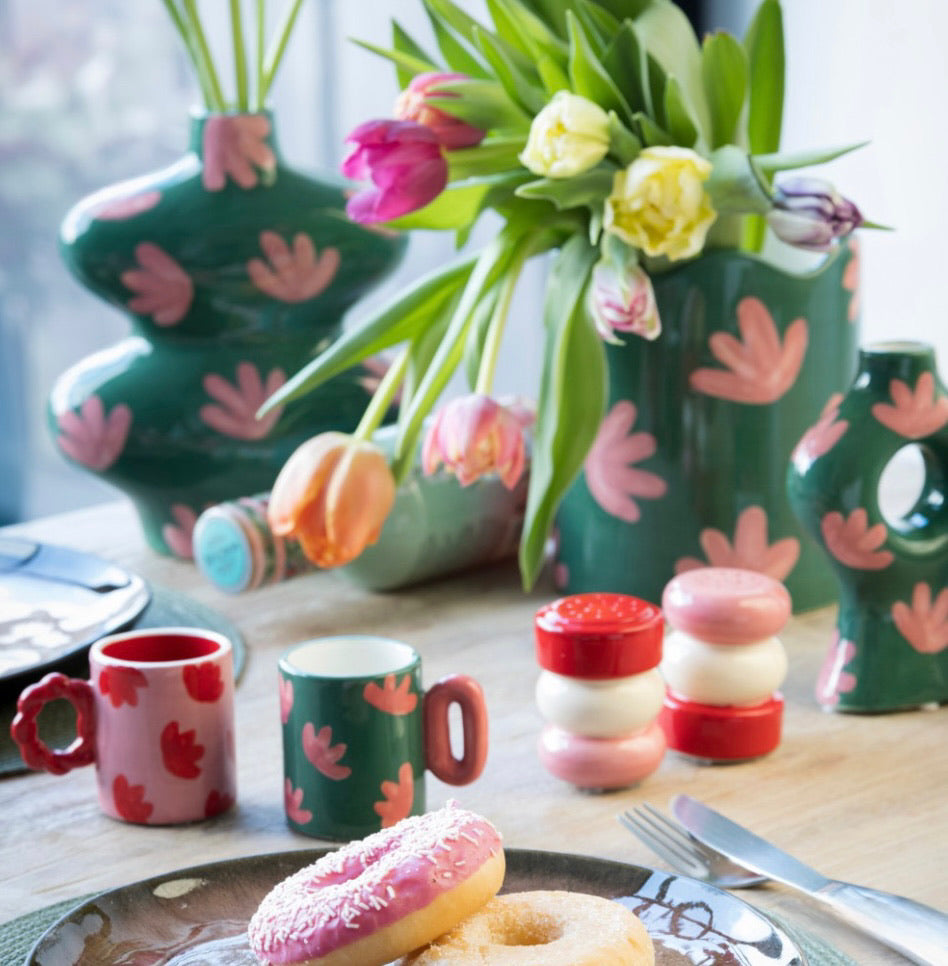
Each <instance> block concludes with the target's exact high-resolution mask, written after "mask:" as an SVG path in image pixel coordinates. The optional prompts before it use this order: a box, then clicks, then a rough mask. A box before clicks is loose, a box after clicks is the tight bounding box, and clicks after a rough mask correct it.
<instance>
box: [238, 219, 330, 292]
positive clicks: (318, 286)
mask: <svg viewBox="0 0 948 966" xmlns="http://www.w3.org/2000/svg"><path fill="white" fill-rule="evenodd" d="M260 247H261V249H262V250H263V253H264V255H265V256H266V257H265V258H251V259H250V261H249V262H247V274H248V275H249V276H250V279H251V281H252V282H253V283H254V285H256V286H257V288H258V289H260V291H261V292H265V293H266V294H267V295H271V296H273V298H275V299H279V300H280V301H281V302H305V301H306V300H307V299H311V298H315V297H316V296H317V295H319V293H320V292H322V291H323V290H324V289H325V288H326V287H327V286H328V285H329V283H330V282H331V281H332V280H333V278H334V277H335V275H336V272H337V271H338V269H339V262H340V258H339V251H338V250H337V249H335V248H324V249H323V250H322V252H320V254H319V255H318V256H317V254H316V248H315V246H314V245H313V240H312V239H311V238H310V237H309V235H307V234H304V233H303V232H297V233H296V235H294V236H293V248H292V250H291V249H290V246H289V245H287V243H286V242H285V241H284V240H283V239H282V238H281V237H280V236H279V235H278V234H277V233H276V232H275V231H264V232H261V233H260Z"/></svg>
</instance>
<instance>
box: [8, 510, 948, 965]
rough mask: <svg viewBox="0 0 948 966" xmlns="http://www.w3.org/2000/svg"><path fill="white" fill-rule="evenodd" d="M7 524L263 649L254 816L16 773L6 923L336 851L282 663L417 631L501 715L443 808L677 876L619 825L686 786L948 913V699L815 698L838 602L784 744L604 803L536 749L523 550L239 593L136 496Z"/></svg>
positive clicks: (248, 754) (821, 631)
mask: <svg viewBox="0 0 948 966" xmlns="http://www.w3.org/2000/svg"><path fill="white" fill-rule="evenodd" d="M0 533H4V534H9V535H14V534H19V535H26V536H30V537H32V538H35V539H40V540H46V541H49V542H55V543H59V544H62V545H66V546H71V547H75V548H78V549H84V550H89V551H94V552H96V553H99V554H101V555H103V556H107V557H109V558H110V559H112V560H114V561H116V562H118V563H120V564H123V565H124V566H126V567H128V568H130V569H133V570H135V571H137V572H139V573H140V574H142V575H143V576H144V577H146V578H147V579H148V580H149V581H151V582H153V583H154V584H157V585H162V586H165V587H168V588H173V589H177V590H181V591H184V592H186V593H188V594H189V595H191V596H192V597H194V598H195V599H197V600H199V601H201V602H202V603H204V604H205V605H207V606H209V607H212V608H214V609H215V610H217V611H219V612H221V613H222V614H224V615H226V616H227V617H228V618H229V619H230V620H231V621H232V622H233V623H235V624H236V625H237V626H238V627H239V628H240V629H241V631H242V632H243V634H244V636H245V638H246V641H247V643H248V651H249V658H248V666H247V670H246V673H245V675H244V677H243V679H242V681H241V684H240V687H239V689H238V692H237V757H238V764H239V793H238V807H237V808H236V809H235V810H234V811H232V812H231V813H230V814H228V815H225V816H221V817H219V818H217V819H215V820H213V821H211V822H207V823H203V824H200V825H194V826H185V827H179V828H147V827H139V826H134V825H125V824H122V823H119V822H116V821H113V820H111V819H109V818H106V817H105V816H104V815H102V814H101V813H100V812H99V809H98V806H97V804H96V801H95V793H94V776H93V773H92V770H91V769H80V770H77V771H74V772H71V773H70V774H68V775H66V776H63V777H58V778H57V777H53V776H51V775H47V774H45V773H44V774H38V773H31V774H23V775H20V776H11V777H7V778H3V779H0V822H2V826H0V827H2V832H0V869H3V870H4V872H3V875H2V876H0V880H2V881H0V910H2V914H0V918H3V919H10V918H13V917H15V916H18V915H21V914H23V913H26V912H29V911H31V910H34V909H38V908H40V907H43V906H46V905H49V904H51V903H53V902H57V901H60V900H65V899H69V898H73V897H76V896H80V895H83V894H86V893H90V892H93V891H96V890H104V889H109V888H113V887H115V886H119V885H123V884H126V883H130V882H134V881H137V880H139V879H142V878H146V877H149V876H152V875H157V874H161V873H164V872H170V871H173V870H175V869H179V868H182V867H185V866H189V865H195V864H199V863H203V862H210V861H215V860H219V859H228V858H233V857H238V856H245V855H251V854H256V853H263V852H276V851H284V850H288V849H302V848H311V847H314V846H316V845H319V844H322V843H320V842H318V841H317V840H314V839H309V838H305V837H303V836H300V835H297V834H295V833H293V832H291V831H290V830H289V829H288V827H287V825H286V823H285V820H284V817H283V803H282V790H281V789H282V759H281V747H280V725H279V721H280V719H279V709H278V701H277V687H276V661H277V656H278V655H279V654H280V652H281V651H282V650H283V649H284V648H285V647H286V646H288V645H289V644H292V643H294V642H296V641H299V640H304V639H306V638H309V637H315V636H319V635H324V634H329V633H333V634H338V633H350V632H352V633H355V632H366V633H379V634H385V635H388V636H393V637H397V638H400V639H402V640H405V641H408V642H409V643H411V644H412V645H414V646H415V647H416V648H418V649H419V650H420V651H421V653H422V655H423V657H424V661H425V679H426V681H427V682H433V681H434V680H435V679H436V678H437V677H439V676H441V675H442V674H446V673H449V672H452V671H458V672H465V673H469V674H472V675H474V676H475V677H477V678H478V679H479V680H480V681H481V683H482V684H483V686H484V690H485V692H486V695H487V702H488V707H489V712H490V726H491V749H490V754H489V757H488V762H487V768H486V770H485V772H484V774H483V776H482V777H481V778H480V780H479V781H478V782H476V783H475V784H473V785H471V786H468V787H466V788H462V789H452V788H448V787H447V786H445V785H443V784H441V783H440V782H439V781H437V780H436V779H433V778H431V777H429V778H428V798H429V807H437V806H440V805H441V804H443V802H444V801H445V800H446V799H447V798H448V797H452V796H453V797H457V798H458V799H459V800H460V801H461V802H462V804H463V805H465V806H466V807H468V808H471V809H473V810H475V811H478V812H480V813H482V814H483V815H485V816H487V817H488V818H490V819H491V820H492V821H493V822H494V823H495V824H496V825H497V826H498V827H499V828H500V829H501V831H502V832H503V834H504V836H505V840H506V843H507V844H508V845H509V846H511V847H517V848H538V849H548V850H552V851H569V852H581V853H584V854H588V855H592V856H598V857H607V858H613V859H620V860H624V861H628V862H631V863H635V864H640V865H650V866H656V867H663V863H662V862H661V860H659V859H657V858H656V857H655V856H654V855H653V854H652V853H651V852H649V850H648V849H646V848H645V847H644V846H643V845H641V844H639V842H638V841H637V840H636V839H634V838H632V837H631V836H630V835H629V834H627V833H626V832H625V831H624V830H623V829H622V828H621V827H620V826H619V825H618V823H617V822H616V814H617V813H618V812H619V811H620V810H622V809H625V808H628V807H630V806H632V805H635V804H637V803H640V802H643V801H648V802H651V803H653V804H656V805H658V806H660V807H662V808H664V807H665V806H667V804H668V801H669V799H670V798H671V797H672V796H673V795H675V794H676V793H679V792H686V793H688V794H690V795H693V796H695V797H696V798H699V799H701V800H703V801H705V802H708V803H709V804H711V805H713V806H715V807H718V808H720V809H721V810H722V811H723V812H725V813H726V814H728V815H729V816H731V817H733V818H734V819H735V820H737V821H739V822H741V823H743V824H745V825H747V826H749V827H750V828H752V829H754V830H755V831H757V832H758V833H759V834H761V835H763V836H765V837H767V838H770V839H771V840H772V841H774V842H775V843H777V844H779V845H782V846H783V847H784V848H786V849H787V850H788V851H790V852H792V853H794V854H796V855H797V856H799V857H800V858H801V859H802V860H804V861H806V862H810V863H812V864H813V865H814V866H816V867H817V868H818V869H820V870H821V871H822V872H824V873H826V874H827V875H829V876H834V877H837V878H842V879H848V880H850V881H855V882H859V883H862V884H865V885H870V886H875V887H877V888H883V889H887V890H890V891H893V892H897V893H901V894H903V895H906V896H911V897H912V898H915V899H918V900H920V901H922V902H926V903H928V904H930V905H933V906H935V907H937V908H942V909H948V899H946V896H948V809H946V801H948V794H946V793H948V708H942V709H940V710H937V711H919V712H913V713H904V714H892V715H881V716H854V715H834V714H827V713H824V712H822V711H821V710H820V709H819V708H818V707H817V706H816V704H815V702H814V699H813V696H812V695H813V685H814V682H815V680H816V675H817V672H818V669H819V667H820V663H821V660H822V657H823V653H824V651H825V650H826V647H827V642H828V640H829V637H830V633H831V629H832V626H833V617H834V611H833V609H832V608H827V609H825V610H822V611H818V612H814V613H811V614H807V615H804V616H802V617H798V618H794V619H793V620H792V622H791V624H790V626H789V627H788V628H787V630H786V631H785V633H784V634H783V641H784V644H785V646H786V648H787V651H788V653H789V657H790V673H789V678H788V680H787V682H786V685H785V687H784V694H785V697H786V701H787V707H786V718H785V724H784V738H783V742H782V744H781V746H780V747H779V748H778V749H777V750H776V751H775V752H774V753H773V754H772V755H770V756H768V757H767V758H765V759H763V760H760V761H756V762H752V763H747V764H741V765H731V766H726V767H707V766H704V767H702V766H699V765H695V764H693V763H691V762H689V761H687V760H684V759H682V758H680V757H678V756H677V755H674V754H669V755H668V756H667V757H666V759H665V761H664V762H663V764H662V766H661V768H660V769H659V770H658V771H657V772H656V773H655V774H654V775H652V776H651V777H650V778H648V779H647V780H646V781H645V782H643V783H642V784H641V785H640V786H639V787H637V788H633V789H629V790H625V791H621V792H614V793H610V794H604V795H591V794H584V793H581V792H578V791H577V790H575V789H573V788H572V787H570V786H569V785H566V784H564V783H563V782H561V781H559V780H557V779H555V778H553V777H552V776H551V775H550V774H548V773H547V772H546V771H545V770H544V769H543V768H542V766H541V765H540V763H539V761H538V759H537V756H536V753H535V744H536V739H537V735H538V733H539V731H540V727H541V720H540V717H539V715H538V713H537V710H536V706H535V704H534V699H533V688H534V684H535V681H536V677H537V667H536V664H535V662H534V658H533V639H532V618H533V613H534V611H535V610H536V608H537V607H538V606H539V605H540V604H541V603H543V602H545V601H547V600H549V599H552V598H553V597H554V596H555V594H554V592H553V590H552V585H551V584H550V583H545V584H543V585H542V586H540V587H538V588H537V589H536V590H535V591H534V592H533V593H532V594H524V593H523V592H522V590H521V589H520V583H519V578H518V575H517V573H516V567H515V564H514V562H513V561H511V562H510V563H509V564H504V565H501V566H498V567H495V568H492V569H488V570H482V571H477V572H475V573H473V574H469V575H466V576H463V577H460V578H455V579H450V580H446V581H442V582H439V583H435V584H430V585H428V586H426V587H420V588H414V589H408V590H404V591H400V592H398V593H394V594H387V595H376V594H370V593H367V592H365V591H362V590H360V589H359V588H357V587H355V586H354V585H352V584H350V583H348V582H347V580H346V579H345V578H344V577H343V576H341V575H339V574H334V573H322V574H318V575H309V576H305V577H297V578H295V579H294V580H291V581H288V582H286V583H283V584H280V585H277V586H274V587H269V588H265V589H261V590H257V591H253V592H251V593H248V594H245V595H242V596H236V597H229V596H227V595H225V594H223V593H221V592H220V591H218V590H217V589H216V588H214V587H213V586H212V585H211V584H209V583H207V582H206V581H205V580H204V579H203V578H202V577H201V576H200V574H199V573H198V572H197V570H196V569H195V568H194V567H193V566H192V565H190V564H188V563H184V562H181V561H175V560H170V559H167V558H163V557H158V556H156V555H155V554H153V553H152V552H151V551H149V550H148V549H147V548H146V546H145V544H144V540H143V538H142V536H141V533H140V529H139V527H138V523H137V520H136V519H135V517H134V514H133V512H132V510H131V507H130V505H128V504H126V503H124V502H122V503H116V504H108V505H106V506H103V507H96V508H93V509H91V510H84V511H79V512H76V513H70V514H64V515H61V516H57V517H50V518H46V519H43V520H39V521H34V522H32V523H30V524H26V525H20V526H17V527H10V528H7V529H6V530H2V531H0ZM741 896H742V898H745V899H747V900H748V901H749V902H752V903H753V904H755V905H758V906H760V907H761V908H763V909H770V910H774V911H776V912H778V913H779V914H781V915H783V916H784V917H785V918H787V919H788V920H789V921H792V922H795V923H797V924H798V925H800V926H802V927H804V928H807V929H809V930H810V931H811V932H814V933H816V934H818V935H820V936H822V937H823V938H824V939H826V940H828V941H830V942H832V943H833V944H834V945H836V946H837V947H838V948H839V949H841V950H843V951H844V952H846V953H848V954H849V955H850V956H852V957H853V958H854V959H855V960H856V961H857V962H859V963H860V964H876V963H880V964H885V963H902V962H904V961H905V960H903V959H902V958H901V957H900V956H898V955H897V954H895V953H893V952H890V951H889V950H887V949H885V948H884V947H882V946H880V945H878V944H877V943H875V942H873V941H872V940H869V939H867V938H865V937H863V936H861V935H860V934H858V933H856V932H854V931H852V930H851V929H849V928H848V927H847V926H845V925H843V924H841V923H840V922H838V921H837V920H835V919H833V918H832V917H831V916H830V915H828V914H827V913H824V912H823V910H822V909H821V908H820V907H818V906H816V905H815V904H814V903H812V902H810V901H809V900H807V899H806V898H804V897H802V896H799V895H797V894H795V893H793V892H791V891H790V890H789V889H785V888H783V887H780V886H770V887H766V888H763V889H758V890H754V891H745V892H743V893H741ZM946 956H948V953H946ZM946 962H948V959H946Z"/></svg>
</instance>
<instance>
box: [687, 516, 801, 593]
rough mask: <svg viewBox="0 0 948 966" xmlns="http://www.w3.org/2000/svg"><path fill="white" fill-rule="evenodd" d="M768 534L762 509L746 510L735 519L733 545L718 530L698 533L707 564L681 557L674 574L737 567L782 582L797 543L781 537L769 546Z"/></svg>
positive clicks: (797, 550) (792, 563) (794, 559)
mask: <svg viewBox="0 0 948 966" xmlns="http://www.w3.org/2000/svg"><path fill="white" fill-rule="evenodd" d="M768 532H769V526H768V522H767V513H766V511H765V510H764V508H763V507H761V506H749V507H747V508H746V509H745V510H742V511H741V513H740V515H739V516H738V518H737V524H736V525H735V527H734V542H733V544H732V543H731V541H730V540H728V538H727V536H725V534H723V533H722V532H721V531H720V530H716V529H714V528H713V527H708V528H707V529H705V530H702V531H701V536H700V538H699V542H700V543H701V549H702V550H704V552H705V555H706V556H707V558H708V559H707V562H705V561H704V560H698V559H697V558H696V557H683V558H682V559H681V560H679V561H678V563H677V564H675V573H676V574H681V573H684V572H685V571H686V570H696V569H698V568H699V567H737V568H738V569H740V570H756V571H757V572H758V573H761V574H766V575H767V576H768V577H773V579H774V580H783V579H784V578H785V577H787V575H788V574H789V573H790V571H791V570H793V568H794V567H795V566H796V563H797V559H798V558H799V556H800V541H799V540H797V538H796V537H784V538H783V539H782V540H777V541H776V542H775V543H773V544H771V543H769V542H768V541H769V537H768Z"/></svg>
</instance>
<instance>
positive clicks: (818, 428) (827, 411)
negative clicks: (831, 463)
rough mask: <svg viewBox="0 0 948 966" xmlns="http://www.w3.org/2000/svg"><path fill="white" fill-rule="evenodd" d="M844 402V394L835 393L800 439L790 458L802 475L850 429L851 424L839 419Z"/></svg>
mask: <svg viewBox="0 0 948 966" xmlns="http://www.w3.org/2000/svg"><path fill="white" fill-rule="evenodd" d="M842 401H843V394H842V393H841V392H834V393H833V395H832V396H830V398H829V400H828V401H827V403H826V405H825V406H824V407H823V411H822V412H821V413H820V418H819V419H818V420H817V422H816V423H815V424H814V425H813V426H811V427H810V428H809V429H808V430H807V431H806V432H805V433H804V434H803V436H801V437H800V442H799V443H797V445H796V447H795V448H794V450H793V453H792V455H791V457H790V458H791V459H792V460H793V465H794V466H795V467H796V468H797V469H798V470H800V472H801V473H802V472H805V471H806V470H807V468H808V467H809V466H810V464H811V463H812V462H813V461H814V460H816V459H818V458H819V457H820V456H824V455H825V454H826V453H828V452H829V451H830V450H831V449H832V448H833V447H834V446H835V445H836V444H837V443H838V442H839V441H840V440H841V439H842V438H843V435H844V434H845V432H846V430H847V429H849V422H848V421H847V420H845V419H839V418H838V417H839V406H840V403H841V402H842Z"/></svg>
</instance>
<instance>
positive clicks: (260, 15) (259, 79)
mask: <svg viewBox="0 0 948 966" xmlns="http://www.w3.org/2000/svg"><path fill="white" fill-rule="evenodd" d="M266 6H267V5H266V0H257V18H256V20H257V50H256V55H257V62H256V70H255V71H254V74H255V78H254V103H253V109H254V110H255V111H262V110H263V107H264V103H263V49H264V45H265V43H266V22H267V18H266Z"/></svg>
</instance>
